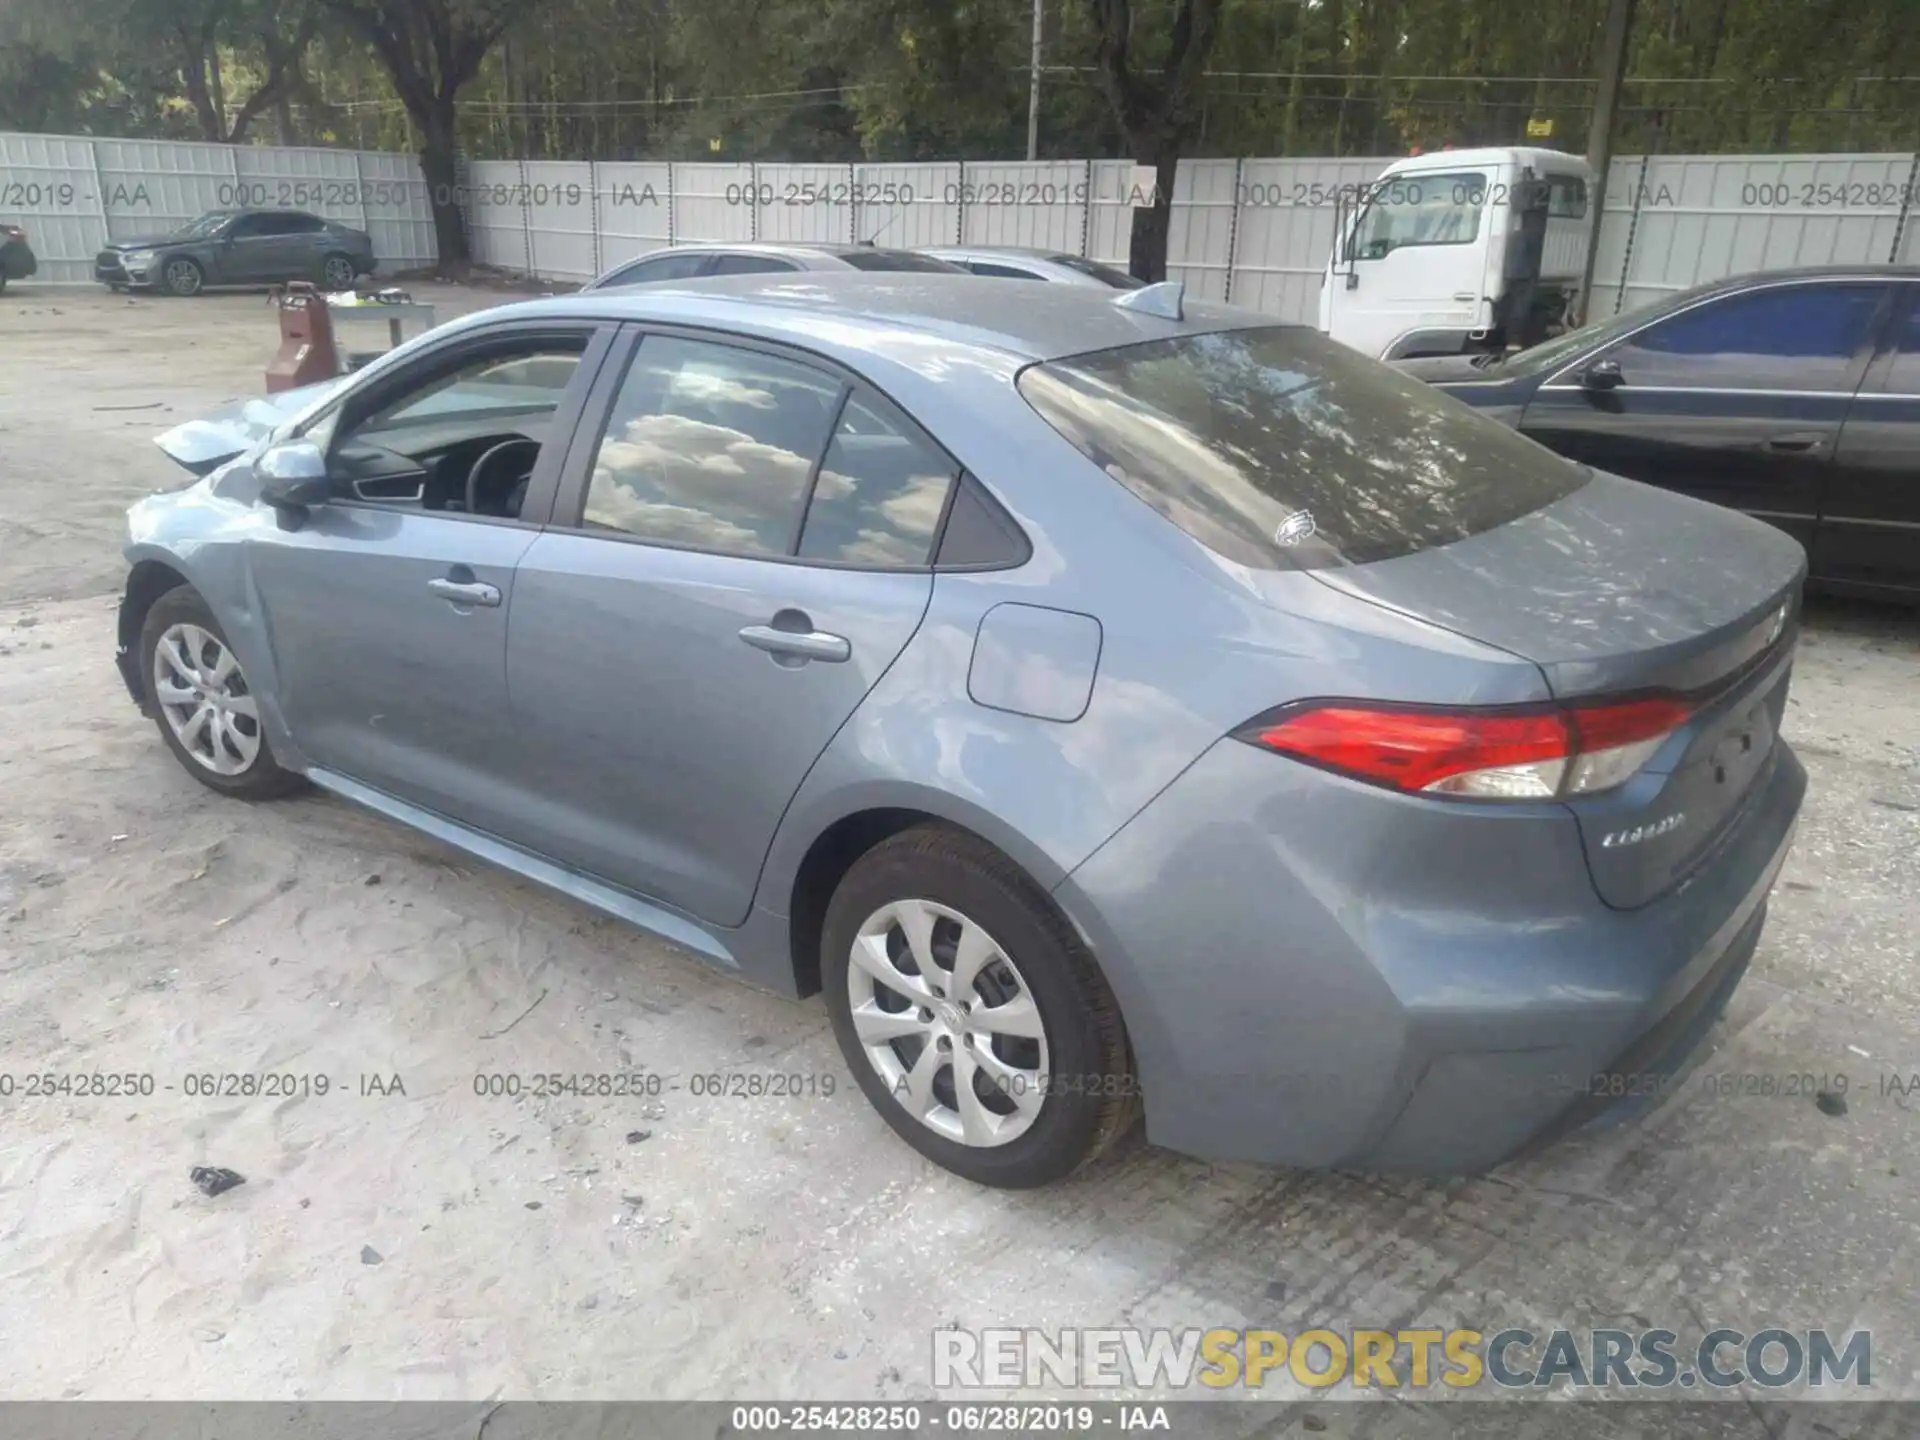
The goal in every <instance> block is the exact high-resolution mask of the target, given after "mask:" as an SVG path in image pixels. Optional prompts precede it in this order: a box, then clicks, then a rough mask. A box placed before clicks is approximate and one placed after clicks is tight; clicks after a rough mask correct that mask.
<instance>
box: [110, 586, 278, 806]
mask: <svg viewBox="0 0 1920 1440" xmlns="http://www.w3.org/2000/svg"><path fill="white" fill-rule="evenodd" d="M140 655H141V661H142V665H141V669H142V673H144V675H145V676H146V681H147V700H148V702H149V704H150V706H151V708H152V710H153V714H154V718H155V720H156V721H158V723H159V726H160V736H161V738H162V739H163V740H165V741H166V743H167V748H168V749H169V750H171V751H173V754H174V758H175V759H177V760H178V761H179V762H180V763H181V764H182V765H183V766H185V767H186V770H187V773H188V774H189V775H191V776H193V778H194V779H196V780H198V781H199V782H200V783H201V784H202V785H205V786H207V787H209V788H210V789H214V790H218V791H219V792H220V793H221V794H222V795H234V796H237V797H239V798H240V799H243V800H268V799H272V798H274V797H275V796H279V795H286V794H289V793H291V792H292V791H294V790H297V789H299V788H300V786H301V785H302V784H303V783H304V782H303V781H302V780H301V778H300V776H298V775H295V774H293V773H292V772H291V771H288V770H283V769H281V767H280V765H279V762H277V761H276V760H275V759H274V758H273V747H272V746H271V745H270V744H268V742H267V737H266V734H265V732H264V731H263V730H262V729H261V728H260V705H259V699H258V697H257V696H256V695H255V693H254V690H253V687H252V686H251V685H249V684H248V683H247V677H246V673H245V672H244V671H243V670H242V669H241V668H240V661H239V659H238V657H236V656H235V655H234V653H233V649H232V647H231V646H230V645H228V643H227V637H226V632H225V631H223V630H222V629H221V628H220V622H219V621H218V620H216V619H215V618H214V615H213V611H212V610H210V609H209V608H208V607H207V602H206V601H205V600H203V599H201V598H200V595H199V593H198V592H197V591H195V590H193V589H191V588H190V587H188V586H185V585H182V586H180V587H178V588H177V589H173V590H169V591H167V593H166V594H164V595H162V596H161V597H160V598H159V599H158V600H156V601H154V602H153V607H152V608H151V609H150V610H148V611H147V618H146V623H145V624H144V625H143V626H142V627H141V631H140Z"/></svg>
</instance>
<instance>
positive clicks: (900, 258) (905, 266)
mask: <svg viewBox="0 0 1920 1440" xmlns="http://www.w3.org/2000/svg"><path fill="white" fill-rule="evenodd" d="M840 258H841V259H842V260H844V261H846V262H847V264H849V265H851V266H853V268H854V269H856V270H937V271H939V272H940V273H941V274H942V275H951V274H952V273H953V272H954V271H956V270H958V269H959V268H960V267H959V266H958V265H949V264H948V263H947V262H946V261H945V260H936V259H934V258H933V256H931V255H916V254H914V253H913V251H911V250H842V251H841V252H840Z"/></svg>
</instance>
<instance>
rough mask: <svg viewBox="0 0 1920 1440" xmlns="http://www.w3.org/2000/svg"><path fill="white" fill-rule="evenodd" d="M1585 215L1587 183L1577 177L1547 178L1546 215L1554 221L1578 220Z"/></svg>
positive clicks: (1560, 176)
mask: <svg viewBox="0 0 1920 1440" xmlns="http://www.w3.org/2000/svg"><path fill="white" fill-rule="evenodd" d="M1586 213H1587V182H1586V181H1585V180H1583V179H1581V178H1580V177H1579V176H1578V175H1549V176H1548V177H1547V215H1548V217H1549V218H1550V219H1554V220H1578V219H1580V218H1581V217H1583V216H1584V215H1585V214H1586Z"/></svg>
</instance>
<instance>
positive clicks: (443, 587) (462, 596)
mask: <svg viewBox="0 0 1920 1440" xmlns="http://www.w3.org/2000/svg"><path fill="white" fill-rule="evenodd" d="M427 589H429V590H431V591H432V592H433V593H434V594H436V595H438V596H439V597H440V598H441V599H442V600H451V601H452V602H453V603H454V604H455V605H488V606H492V605H498V604H499V603H500V587H499V586H497V585H489V584H487V582H486V581H484V580H429V581H427Z"/></svg>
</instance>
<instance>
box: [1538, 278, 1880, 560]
mask: <svg viewBox="0 0 1920 1440" xmlns="http://www.w3.org/2000/svg"><path fill="white" fill-rule="evenodd" d="M1888 293H1889V287H1888V286H1887V285H1886V284H1885V283H1884V282H1880V281H1870V280H1830V281H1829V280H1822V281H1797V282H1788V283H1778V284H1763V285H1756V286H1755V287H1754V288H1752V289H1747V290H1740V291H1735V292H1732V293H1730V294H1727V295H1723V296H1717V297H1715V298H1713V299H1710V300H1706V301H1703V302H1702V303H1701V304H1699V305H1696V306H1693V307H1690V308H1688V309H1684V310H1680V311H1677V312H1675V313H1674V314H1671V315H1668V316H1666V317H1664V318H1662V319H1659V320H1656V321H1654V322H1653V323H1652V324H1650V325H1648V326H1647V327H1646V328H1644V329H1641V330H1637V331H1634V332H1632V333H1630V334H1628V335H1626V336H1623V337H1622V338H1620V339H1618V340H1616V341H1614V342H1613V343H1611V344H1610V345H1608V346H1606V347H1605V348H1604V349H1602V350H1600V351H1597V352H1594V353H1592V354H1589V355H1585V356H1582V357H1581V358H1580V359H1578V360H1576V361H1575V362H1573V363H1571V364H1569V365H1567V366H1565V367H1564V368H1562V369H1561V370H1560V371H1559V372H1558V373H1556V374H1555V375H1552V376H1550V377H1548V379H1547V381H1546V382H1545V383H1544V384H1542V385H1541V386H1540V388H1539V389H1538V390H1536V391H1535V392H1534V396H1533V399H1532V400H1531V401H1530V402H1529V403H1528V405H1527V408H1526V412H1525V414H1524V415H1523V416H1522V417H1521V420H1520V429H1521V431H1522V432H1523V433H1524V434H1527V435H1529V436H1531V437H1532V438H1533V439H1535V440H1538V441H1540V442H1541V443H1542V444H1543V445H1546V446H1547V447H1548V448H1550V449H1553V450H1557V451H1558V452H1559V453H1560V454H1562V455H1565V456H1568V457H1569V458H1571V459H1574V460H1580V461H1584V462H1585V463H1587V464H1589V465H1593V466H1595V467H1596V468H1598V469H1601V470H1610V471H1612V472H1613V473H1614V474H1616V475H1625V476H1627V477H1628V478H1630V479H1634V480H1644V481H1646V482H1647V483H1649V484H1653V485H1659V486H1662V487H1663V488H1665V489H1668V490H1677V491H1680V492H1681V493H1683V494H1687V495H1693V496H1697V497H1698V498H1700V499H1702V500H1711V501H1713V502H1715V503H1716V504H1720V505H1728V506H1731V507H1733V508H1734V509H1737V510H1744V511H1746V512H1747V513H1748V514H1749V515H1753V516H1757V517H1758V518H1760V519H1763V520H1766V521H1769V522H1771V523H1772V524H1774V525H1777V526H1779V527H1780V528H1781V529H1783V530H1785V531H1787V532H1788V533H1789V534H1791V535H1792V536H1793V537H1794V538H1795V539H1797V540H1799V541H1800V543H1801V544H1802V545H1805V546H1807V547H1808V548H1811V547H1812V545H1813V538H1814V530H1815V527H1816V525H1817V524H1818V520H1819V515H1820V505H1821V495H1822V489H1823V486H1824V485H1825V482H1826V478H1827V474H1828V471H1829V469H1830V468H1831V466H1832V463H1833V455H1834V450H1835V447H1836V445H1837V444H1838V442H1839V438H1840V426H1841V424H1842V422H1843V421H1844V420H1845V419H1846V417H1847V408H1848V406H1849V405H1851V404H1852V402H1853V392H1854V389H1855V387H1856V386H1858V385H1859V383H1860V377H1861V375H1862V373H1863V372H1864V371H1865V369H1866V365H1867V361H1868V358H1869V357H1870V356H1871V355H1872V352H1873V337H1874V334H1875V332H1876V330H1877V328H1878V325H1879V323H1880V320H1881V317H1882V315H1883V312H1884V306H1885V304H1886V301H1887V296H1888ZM1605 363H1610V364H1612V365H1617V366H1618V367H1619V377H1618V380H1619V383H1618V384H1617V385H1612V386H1608V387H1606V388H1602V387H1601V386H1598V385H1596V384H1595V383H1593V380H1592V379H1591V378H1590V377H1591V375H1592V374H1593V373H1594V372H1593V371H1592V367H1593V366H1594V365H1596V364H1605Z"/></svg>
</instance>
